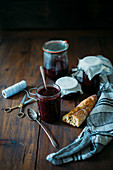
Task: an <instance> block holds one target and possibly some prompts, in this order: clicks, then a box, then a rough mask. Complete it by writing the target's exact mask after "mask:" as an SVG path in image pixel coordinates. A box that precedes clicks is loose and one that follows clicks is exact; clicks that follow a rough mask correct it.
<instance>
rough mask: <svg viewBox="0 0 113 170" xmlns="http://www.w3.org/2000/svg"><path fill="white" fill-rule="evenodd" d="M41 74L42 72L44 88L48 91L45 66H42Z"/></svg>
mask: <svg viewBox="0 0 113 170" xmlns="http://www.w3.org/2000/svg"><path fill="white" fill-rule="evenodd" d="M40 72H41V75H42V80H43V83H44V87H45V89H46V90H47V85H46V81H45V72H44V68H43V66H40Z"/></svg>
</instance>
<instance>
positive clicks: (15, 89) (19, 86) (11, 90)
mask: <svg viewBox="0 0 113 170" xmlns="http://www.w3.org/2000/svg"><path fill="white" fill-rule="evenodd" d="M26 87H27V83H26V81H25V80H22V81H20V82H19V83H16V84H14V85H12V86H10V87H8V88H6V89H4V90H2V95H3V97H4V98H8V97H10V96H12V95H14V94H17V93H19V92H20V91H23V90H24V89H25V88H26Z"/></svg>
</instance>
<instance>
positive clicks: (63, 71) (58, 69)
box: [44, 60, 68, 80]
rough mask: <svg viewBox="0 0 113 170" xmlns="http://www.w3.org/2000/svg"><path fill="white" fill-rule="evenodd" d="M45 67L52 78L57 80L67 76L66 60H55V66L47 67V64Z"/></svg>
mask: <svg viewBox="0 0 113 170" xmlns="http://www.w3.org/2000/svg"><path fill="white" fill-rule="evenodd" d="M52 65H53V63H52ZM44 69H45V74H46V76H48V77H49V78H50V79H52V80H56V79H58V78H60V77H63V76H66V75H67V73H68V65H67V64H65V62H63V61H62V60H60V61H55V63H54V67H49V68H46V66H45V67H44Z"/></svg>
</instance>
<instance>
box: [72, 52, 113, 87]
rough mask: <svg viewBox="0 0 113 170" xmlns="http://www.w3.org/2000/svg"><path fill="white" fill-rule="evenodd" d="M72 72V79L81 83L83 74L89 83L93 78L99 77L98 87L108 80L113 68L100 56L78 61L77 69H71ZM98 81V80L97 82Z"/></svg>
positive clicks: (87, 57)
mask: <svg viewBox="0 0 113 170" xmlns="http://www.w3.org/2000/svg"><path fill="white" fill-rule="evenodd" d="M72 71H73V72H74V73H73V74H72V76H73V77H76V79H77V80H78V81H79V82H80V83H83V74H84V73H85V74H86V75H87V77H88V79H89V81H91V80H93V79H94V77H95V76H99V87H100V88H101V84H104V83H105V82H107V81H109V80H108V75H111V74H112V73H113V67H112V64H111V62H110V61H109V60H108V59H107V58H105V57H104V56H102V55H97V56H86V57H84V58H83V59H79V63H78V66H77V68H75V69H72ZM97 81H98V80H97Z"/></svg>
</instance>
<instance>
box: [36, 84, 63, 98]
mask: <svg viewBox="0 0 113 170" xmlns="http://www.w3.org/2000/svg"><path fill="white" fill-rule="evenodd" d="M47 87H54V88H56V89H57V90H58V93H56V94H55V95H52V96H43V95H41V94H39V93H38V91H40V90H41V89H43V88H45V87H44V85H42V86H39V87H37V89H36V95H37V96H38V97H39V98H41V99H53V98H56V97H57V96H60V95H61V89H60V87H59V86H58V85H57V84H47Z"/></svg>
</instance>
